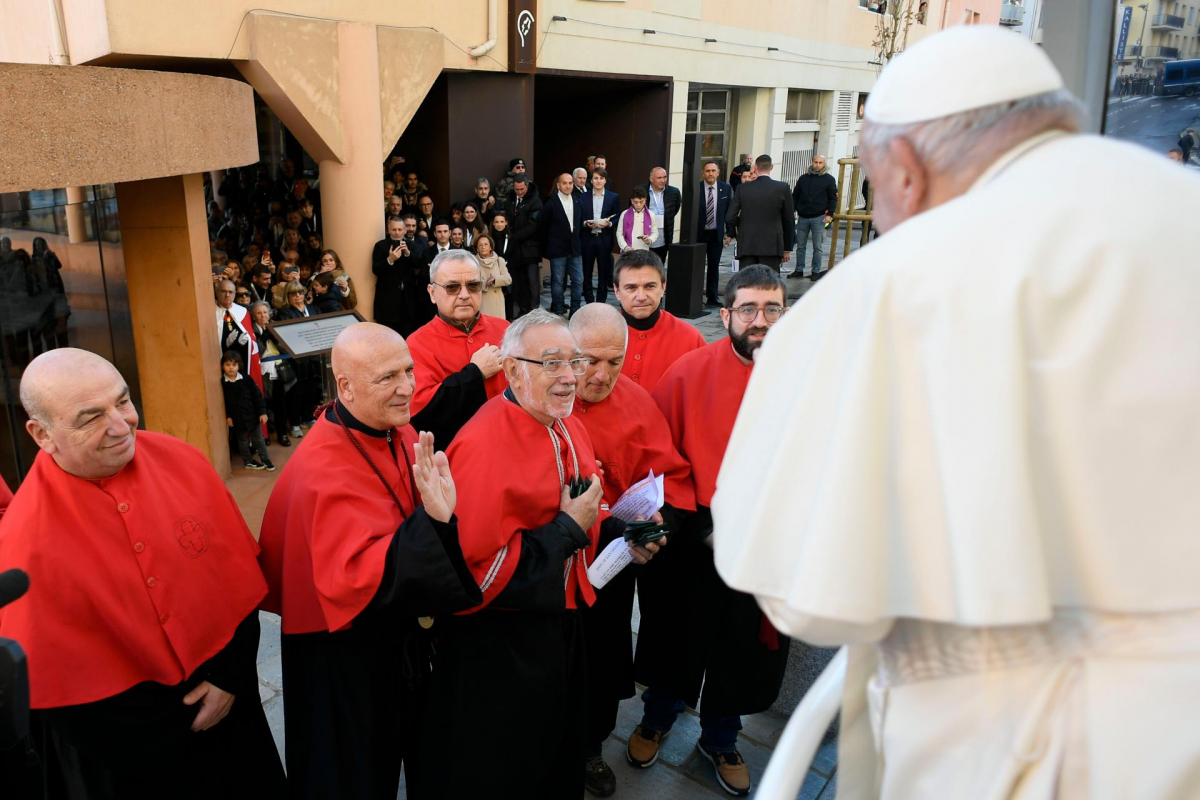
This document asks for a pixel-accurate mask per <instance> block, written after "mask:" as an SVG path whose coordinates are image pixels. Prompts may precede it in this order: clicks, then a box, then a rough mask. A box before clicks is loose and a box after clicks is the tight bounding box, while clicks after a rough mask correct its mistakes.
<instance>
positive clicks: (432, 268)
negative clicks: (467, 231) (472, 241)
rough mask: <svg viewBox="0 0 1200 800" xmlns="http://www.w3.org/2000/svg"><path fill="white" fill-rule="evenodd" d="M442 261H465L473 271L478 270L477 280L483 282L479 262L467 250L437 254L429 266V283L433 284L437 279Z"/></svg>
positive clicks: (445, 251)
mask: <svg viewBox="0 0 1200 800" xmlns="http://www.w3.org/2000/svg"><path fill="white" fill-rule="evenodd" d="M444 261H465V262H467V263H468V264H470V265H471V266H473V267H474V268H475V269H477V270H479V279H480V280H483V268H482V267H480V266H479V261H478V260H476V258H475V256H474V255H472V254H471V252H470V251H469V250H453V249H452V250H444V251H442V252H441V253H438V254H437V255H436V256H435V257H434V259H433V262H432V263H430V265H429V282H430V283H434V282H435V280H436V279H437V271H438V267H440V266H441V265H442V262H444Z"/></svg>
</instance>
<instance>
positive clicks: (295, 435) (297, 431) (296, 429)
mask: <svg viewBox="0 0 1200 800" xmlns="http://www.w3.org/2000/svg"><path fill="white" fill-rule="evenodd" d="M303 435H304V431H302V430H300V426H299V425H293V426H292V438H293V439H299V438H300V437H301V436H303Z"/></svg>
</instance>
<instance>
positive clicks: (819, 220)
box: [796, 215, 825, 275]
mask: <svg viewBox="0 0 1200 800" xmlns="http://www.w3.org/2000/svg"><path fill="white" fill-rule="evenodd" d="M810 232H811V233H812V242H813V254H812V261H810V262H809V267H810V268H811V271H812V273H813V274H814V275H815V274H817V273H818V272H820V271H821V256H822V253H821V248H822V247H823V246H824V245H825V217H824V215H822V216H820V217H808V218H805V217H801V218H800V219H799V220H798V221H797V222H796V269H797V270H803V269H804V252H805V251H806V250H808V234H809V233H810Z"/></svg>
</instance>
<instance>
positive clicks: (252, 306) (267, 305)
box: [246, 300, 271, 314]
mask: <svg viewBox="0 0 1200 800" xmlns="http://www.w3.org/2000/svg"><path fill="white" fill-rule="evenodd" d="M259 306H262V307H263V308H265V309H267V311H270V310H271V304H270V303H268V302H267V301H266V300H255V301H254V302H253V303H251V304H250V305H249V306H247V307H246V310H247V311H249V312H250V313H251V314H253V313H254V309H256V308H258V307H259Z"/></svg>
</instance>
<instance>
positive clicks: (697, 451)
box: [626, 265, 789, 796]
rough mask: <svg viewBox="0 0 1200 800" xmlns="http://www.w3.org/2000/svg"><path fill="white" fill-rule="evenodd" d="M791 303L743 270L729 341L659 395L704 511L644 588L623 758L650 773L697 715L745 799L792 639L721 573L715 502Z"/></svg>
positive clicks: (673, 371) (667, 379)
mask: <svg viewBox="0 0 1200 800" xmlns="http://www.w3.org/2000/svg"><path fill="white" fill-rule="evenodd" d="M786 298H787V292H786V291H785V289H784V285H783V281H782V280H780V278H779V275H778V274H776V273H775V272H774V270H772V269H770V268H768V267H764V266H761V265H759V266H751V267H747V268H746V269H743V270H741V271H740V272H738V273H737V274H736V275H734V276H733V278H732V279H730V281H729V283H728V284H727V285H726V287H725V307H724V308H722V309H721V320H722V321H723V322H724V323H725V328H726V330H728V331H729V338H728V339H720V340H718V341H715V342H713V343H712V344H710V345H708V346H706V347H704V348H703V349H700V350H696V351H694V352H691V353H688V354H687V355H685V356H683V357H682V358H680V359H679V360H678V361H676V362H675V365H674V366H672V367H671V368H670V369H669V370H667V373H666V374H665V375H664V376H663V378H662V380H661V381H659V384H658V386H657V388H655V390H654V392H653V397H654V401H655V402H656V403H657V404H658V407H659V408H660V409H661V410H662V412H663V415H664V416H665V417H666V419H667V423H668V425H669V426H670V429H671V439H672V441H673V442H674V444H675V447H676V448H677V449H678V450H679V452H680V454H681V455H682V456H683V457H684V458H685V459H687V461H688V462H689V463H690V464H691V467H692V483H693V486H694V487H695V492H696V507H697V513H696V514H695V515H693V516H692V518H691V520H689V522H688V523H687V524H686V525H685V526H684V527H685V531H683V532H682V535H677V536H676V537H675V541H674V542H673V543H672V546H671V547H667V548H665V549H664V551H663V556H662V557H660V558H656V559H655V560H654V563H653V564H651V565H650V567H649V568H648V569H647V570H646V571H645V574H643V575H642V576H641V579H640V580H639V581H638V599H639V602H640V607H641V610H642V621H641V627H640V629H639V631H638V648H637V658H636V662H635V670H634V671H635V674H636V675H637V679H638V682H639V683H642V684H645V686H646V687H647V689H646V691H644V692H642V702H643V704H644V714H643V716H642V722H641V724H640V725H638V726H637V728H636V729H635V730H634V731H633V733H632V734H631V735H630V737H629V745H628V748H627V750H626V756H627V757H628V759H629V761H630V762H631V763H633V764H634V765H635V766H641V767H649V766H651V765H652V764H653V763H654V762H655V760H656V759H657V756H658V747H659V743H660V742H661V741H662V738H663V737H664V736H665V735H666V734H667V732H668V731H670V730H671V726H672V725H673V724H674V722H675V718H676V715H677V714H678V713H679V711H681V710H682V709H683V707H684V706H690V707H692V708H698V709H699V711H700V727H701V730H702V733H701V735H700V741H699V742H698V743H697V748H698V749H699V750H700V753H701V754H702V755H703V756H704V757H705V758H707V759H708V760H709V761H711V762H713V766H714V768H715V770H716V776H717V780H718V781H719V782H720V783H721V786H722V787H723V788H724V789H725V790H726V791H728V792H730V793H731V794H735V795H738V796H743V795H746V794H748V793H749V791H750V774H749V772H748V771H747V769H746V765H745V762H744V761H743V760H742V757H741V755H740V754H739V753H738V751H737V732H738V731H739V730H740V729H741V727H742V723H741V717H742V715H744V714H754V713H757V712H759V711H765V710H766V709H768V708H769V707H770V706H771V704H772V703H774V702H775V698H776V697H777V696H778V694H779V687H780V684H781V683H782V681H783V671H784V668H785V667H786V665H787V653H788V646H789V641H788V639H787V638H786V637H784V636H780V635H779V634H778V633H777V632H776V631H775V629H774V628H773V627H772V626H771V624H770V623H769V622H768V621H767V619H766V617H764V616H763V615H762V612H761V611H760V610H759V608H758V604H757V603H756V602H755V600H754V598H753V597H752V596H750V595H748V594H743V593H741V592H735V591H734V590H732V589H730V588H729V587H728V586H726V585H725V583H724V582H723V581H722V580H721V578H720V576H719V575H717V571H716V568H715V567H714V566H713V555H712V514H711V512H710V511H709V504H710V503H711V502H712V497H713V494H714V493H715V492H716V487H717V472H718V471H719V470H720V467H721V459H722V458H723V457H724V455H725V447H726V445H727V444H728V443H729V436H730V434H731V433H732V432H733V423H734V420H735V419H736V418H737V413H738V408H739V406H740V405H741V402H742V396H743V395H744V394H745V392H746V385H747V384H748V383H749V381H750V372H751V370H753V368H754V351H755V350H756V349H757V348H758V347H759V346H760V345H761V344H762V340H763V338H764V337H765V336H766V334H767V330H768V329H769V328H770V327H771V326H772V325H773V324H774V323H775V322H776V321H778V319H779V317H780V315H781V314H782V313H783V311H784V308H785V303H786ZM702 684H703V695H701V685H702Z"/></svg>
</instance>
